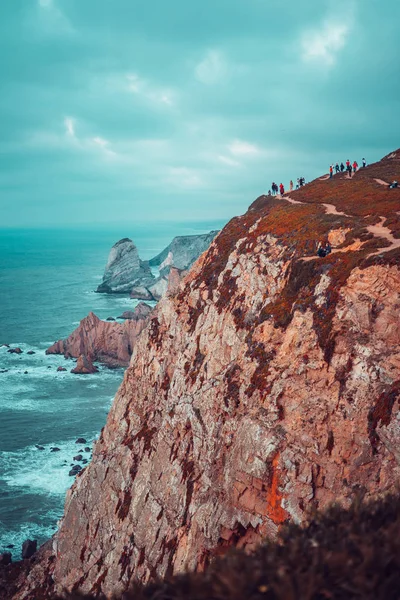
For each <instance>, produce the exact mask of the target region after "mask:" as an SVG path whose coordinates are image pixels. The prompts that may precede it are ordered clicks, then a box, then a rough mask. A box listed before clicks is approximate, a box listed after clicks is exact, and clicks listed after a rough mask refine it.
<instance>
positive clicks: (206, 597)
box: [70, 496, 400, 600]
mask: <svg viewBox="0 0 400 600" xmlns="http://www.w3.org/2000/svg"><path fill="white" fill-rule="evenodd" d="M70 598H72V597H70ZM73 598H74V599H75V600H77V599H78V597H77V596H74V597H73ZM122 598H123V599H124V600H130V599H134V600H189V599H190V600H228V599H229V600H244V599H248V600H303V599H304V600H325V599H334V600H336V599H337V600H339V599H340V600H350V599H366V600H367V599H368V600H394V599H398V598H400V498H399V497H397V496H396V497H394V496H388V497H386V498H385V499H383V500H379V501H377V502H374V503H370V504H363V503H361V502H358V501H356V502H355V503H354V504H353V505H352V507H351V508H350V509H349V510H343V509H341V508H339V507H332V508H331V509H329V510H328V511H327V512H325V513H323V514H315V515H314V516H313V517H312V519H311V520H310V523H309V525H308V526H306V527H305V528H301V527H298V526H296V525H289V526H287V527H286V528H284V529H283V530H282V533H281V535H280V537H279V540H278V542H277V543H273V542H267V543H265V544H264V545H263V546H261V547H260V548H259V549H258V550H257V551H256V552H255V553H254V554H253V555H251V556H248V555H245V554H244V553H243V552H240V551H232V552H231V553H229V554H228V555H227V556H225V557H224V558H220V559H217V560H215V561H214V562H213V564H212V565H211V566H210V567H209V568H208V570H207V572H206V573H204V574H200V573H188V574H185V575H181V576H177V577H173V578H172V579H170V580H169V581H159V582H155V583H151V584H149V585H147V586H146V587H135V588H134V589H132V591H131V592H130V593H126V594H124V595H123V596H122ZM85 599H89V596H86V597H85ZM80 600H83V599H82V597H81V598H80Z"/></svg>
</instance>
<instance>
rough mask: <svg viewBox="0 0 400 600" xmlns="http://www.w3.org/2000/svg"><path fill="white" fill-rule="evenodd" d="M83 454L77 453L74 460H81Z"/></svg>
mask: <svg viewBox="0 0 400 600" xmlns="http://www.w3.org/2000/svg"><path fill="white" fill-rule="evenodd" d="M82 458H83V456H82V454H77V455H76V456H74V460H79V461H80V460H82Z"/></svg>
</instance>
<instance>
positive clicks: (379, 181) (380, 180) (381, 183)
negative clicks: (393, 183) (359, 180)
mask: <svg viewBox="0 0 400 600" xmlns="http://www.w3.org/2000/svg"><path fill="white" fill-rule="evenodd" d="M374 181H376V183H379V184H380V185H384V186H385V187H389V184H388V182H387V181H383V179H374Z"/></svg>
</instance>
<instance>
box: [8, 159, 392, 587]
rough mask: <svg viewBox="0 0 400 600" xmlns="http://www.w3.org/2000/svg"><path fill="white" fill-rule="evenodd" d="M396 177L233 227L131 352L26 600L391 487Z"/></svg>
mask: <svg viewBox="0 0 400 600" xmlns="http://www.w3.org/2000/svg"><path fill="white" fill-rule="evenodd" d="M399 176H400V151H397V152H395V153H393V154H392V155H390V157H387V158H385V159H383V160H382V161H381V162H380V163H377V164H376V165H371V166H370V167H367V168H365V169H363V170H362V171H360V172H359V173H357V174H355V176H354V177H353V178H352V179H347V178H346V177H345V176H336V177H334V178H333V179H332V180H316V181H314V182H312V183H310V184H308V185H307V186H305V188H302V189H300V190H298V191H293V192H291V197H290V198H289V197H288V196H284V197H282V198H281V197H277V198H274V197H267V196H261V197H260V198H258V199H257V200H256V201H255V202H254V203H253V204H252V205H251V207H250V208H249V210H248V212H247V213H246V214H244V215H243V216H241V217H237V218H234V219H232V221H230V223H228V225H227V226H226V227H225V228H224V229H223V230H222V232H221V233H220V234H219V235H218V236H217V237H216V239H215V240H214V242H213V243H212V245H211V247H210V249H209V250H208V252H206V253H205V254H203V256H202V257H201V258H200V259H199V260H198V261H197V263H196V264H195V265H194V266H193V267H192V269H191V270H190V272H189V273H188V274H187V275H186V277H185V278H184V280H183V282H182V283H181V284H180V285H179V286H178V289H176V290H175V293H172V294H167V295H166V296H165V297H164V298H163V299H162V300H161V301H160V303H159V304H158V306H157V307H156V309H155V310H154V312H153V313H152V314H151V316H150V320H149V322H148V324H147V327H146V328H145V330H144V331H143V332H142V334H141V335H140V337H139V339H138V340H137V342H136V345H135V348H134V352H133V355H132V359H131V362H130V366H129V368H128V369H127V370H126V372H125V376H124V380H123V383H122V385H121V387H120V389H119V391H118V393H117V396H116V398H115V401H114V403H113V406H112V408H111V411H110V413H109V416H108V420H107V424H106V427H105V428H104V430H103V431H102V434H101V436H100V439H99V440H98V442H97V443H96V444H95V447H94V451H93V459H92V462H91V464H90V465H89V466H88V467H87V468H86V469H85V470H84V471H83V473H82V474H81V475H78V476H77V479H76V482H75V484H74V485H73V486H72V488H71V489H70V490H69V492H68V494H67V498H66V504H65V513H64V517H63V519H62V523H61V527H60V530H59V532H58V533H57V534H56V536H55V538H54V546H53V553H54V554H53V555H49V553H48V552H49V551H48V549H46V552H47V554H46V552H44V551H43V554H42V558H41V559H38V561H37V564H36V565H35V570H36V571H35V572H36V573H37V575H36V576H35V577H36V579H35V581H36V584H37V582H38V581H39V580H40V577H41V573H42V572H43V569H44V566H43V565H47V566H46V573H47V577H49V575H51V577H53V579H54V582H55V590H56V591H57V592H59V593H60V592H62V591H63V590H64V589H67V590H74V591H81V592H90V593H92V594H99V593H100V592H103V593H105V594H106V595H107V596H111V595H112V594H113V593H120V592H121V591H123V590H125V589H126V588H127V587H128V586H129V585H130V583H131V582H132V581H133V580H134V579H137V580H139V581H143V582H145V581H147V580H148V579H150V578H153V577H155V576H161V577H163V576H166V575H171V574H174V573H178V572H180V571H182V570H184V569H192V570H202V569H204V568H205V567H206V566H207V565H208V563H209V562H210V561H211V560H212V559H213V557H215V556H216V555H220V554H223V553H224V552H225V551H226V550H227V548H229V547H231V546H237V547H240V548H245V549H247V550H250V549H253V548H254V547H255V545H256V544H257V543H259V541H260V540H261V539H263V538H265V537H271V536H275V535H276V534H277V531H278V529H279V527H280V526H281V525H282V523H284V522H286V521H294V522H296V523H300V522H302V521H303V520H304V519H305V518H306V516H307V513H308V511H309V510H310V508H311V506H314V507H317V508H324V507H326V506H327V505H328V504H330V503H331V502H333V501H341V502H342V503H343V504H344V505H345V506H346V505H348V504H349V503H350V500H351V499H352V498H353V497H354V494H355V493H359V492H360V491H361V492H362V493H363V494H365V495H366V496H367V497H371V496H375V495H377V494H380V493H382V492H385V491H387V490H392V489H394V488H395V487H396V485H397V484H398V482H399V476H400V454H399V451H398V448H399V447H400V427H399V422H400V411H399V397H400V329H399V327H398V322H399V308H400V248H399V247H398V246H396V245H393V242H392V241H390V240H391V239H392V238H393V239H395V240H397V239H399V238H400V221H399V218H398V210H399V202H400V190H390V192H388V191H387V190H386V189H384V188H383V186H381V185H380V184H378V183H376V181H375V178H381V179H387V178H389V179H391V180H393V179H398V178H399ZM327 202H329V204H334V205H335V207H336V209H337V210H336V212H334V211H329V212H328V211H327V209H326V207H325V206H324V203H327ZM339 211H340V212H341V213H343V214H339ZM382 219H384V223H385V227H386V228H387V229H388V230H389V231H390V236H391V237H390V239H389V238H388V237H386V234H383V233H382V234H381V233H380V232H381V231H382V230H381V229H375V230H371V228H372V227H375V226H376V225H377V224H378V223H381V222H382ZM343 232H345V233H343ZM328 237H329V239H332V240H333V239H336V240H337V243H338V244H339V245H338V246H337V247H336V248H334V249H333V252H332V254H330V255H328V256H327V257H325V258H323V259H321V258H318V257H317V256H315V251H316V242H317V241H318V240H321V239H322V240H323V239H327V238H328ZM32 577H33V579H34V576H33V575H32ZM33 579H31V581H33ZM36 584H35V585H36ZM30 585H31V588H30V589H33V583H32V584H30ZM19 598H25V596H22V595H20V596H19Z"/></svg>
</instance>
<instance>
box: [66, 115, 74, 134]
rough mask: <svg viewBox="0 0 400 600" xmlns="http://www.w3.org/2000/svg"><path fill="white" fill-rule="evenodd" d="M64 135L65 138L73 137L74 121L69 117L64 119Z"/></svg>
mask: <svg viewBox="0 0 400 600" xmlns="http://www.w3.org/2000/svg"><path fill="white" fill-rule="evenodd" d="M64 125H65V133H66V134H67V136H69V137H72V138H74V137H75V121H74V119H72V118H71V117H65V119H64Z"/></svg>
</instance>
